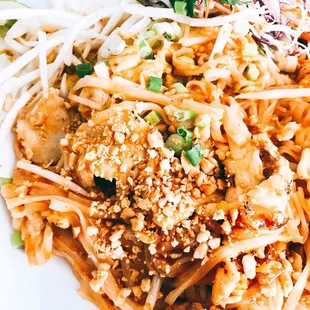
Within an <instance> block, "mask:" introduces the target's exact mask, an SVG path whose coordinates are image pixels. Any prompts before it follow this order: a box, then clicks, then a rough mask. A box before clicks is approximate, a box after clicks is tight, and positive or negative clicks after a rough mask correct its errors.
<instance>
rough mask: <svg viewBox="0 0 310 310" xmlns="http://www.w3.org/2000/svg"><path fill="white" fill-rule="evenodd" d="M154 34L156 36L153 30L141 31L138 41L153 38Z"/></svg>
mask: <svg viewBox="0 0 310 310" xmlns="http://www.w3.org/2000/svg"><path fill="white" fill-rule="evenodd" d="M155 34H156V33H155V31H153V30H149V31H141V32H140V33H139V39H140V40H147V39H149V38H151V37H153V36H154V35H155Z"/></svg>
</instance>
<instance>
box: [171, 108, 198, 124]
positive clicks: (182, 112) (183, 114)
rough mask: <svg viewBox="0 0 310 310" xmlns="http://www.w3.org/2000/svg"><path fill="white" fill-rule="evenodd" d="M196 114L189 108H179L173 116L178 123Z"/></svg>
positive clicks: (192, 117)
mask: <svg viewBox="0 0 310 310" xmlns="http://www.w3.org/2000/svg"><path fill="white" fill-rule="evenodd" d="M196 116H197V114H196V113H195V112H193V111H191V110H189V109H179V110H176V111H175V112H174V117H175V118H176V120H177V121H178V122H180V123H183V122H185V121H188V120H191V119H194V118H195V117H196Z"/></svg>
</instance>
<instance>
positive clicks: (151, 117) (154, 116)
mask: <svg viewBox="0 0 310 310" xmlns="http://www.w3.org/2000/svg"><path fill="white" fill-rule="evenodd" d="M144 120H145V121H146V122H149V123H151V124H153V125H154V126H155V125H157V124H158V123H160V121H161V116H160V115H159V113H157V112H156V111H152V112H150V113H149V114H148V115H147V116H145V117H144Z"/></svg>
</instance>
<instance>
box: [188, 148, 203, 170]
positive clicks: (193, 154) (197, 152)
mask: <svg viewBox="0 0 310 310" xmlns="http://www.w3.org/2000/svg"><path fill="white" fill-rule="evenodd" d="M185 154H186V157H187V158H188V160H189V161H190V163H191V164H192V165H193V166H194V167H196V166H198V165H199V164H200V162H201V160H202V158H203V156H202V153H201V145H200V143H197V144H194V145H193V146H192V148H191V149H190V150H187V151H185Z"/></svg>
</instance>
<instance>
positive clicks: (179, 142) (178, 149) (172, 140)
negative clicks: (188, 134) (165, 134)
mask: <svg viewBox="0 0 310 310" xmlns="http://www.w3.org/2000/svg"><path fill="white" fill-rule="evenodd" d="M166 147H167V148H168V149H170V150H173V151H174V153H175V155H176V156H180V155H181V154H182V152H183V151H184V150H185V149H186V140H185V138H184V137H182V136H180V135H178V134H176V133H175V134H173V135H171V136H169V138H168V139H167V140H166Z"/></svg>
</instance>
